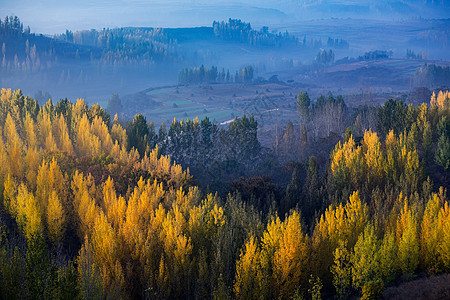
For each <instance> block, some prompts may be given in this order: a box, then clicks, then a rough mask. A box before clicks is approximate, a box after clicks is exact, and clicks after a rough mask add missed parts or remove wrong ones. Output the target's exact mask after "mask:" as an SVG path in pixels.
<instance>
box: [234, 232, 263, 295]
mask: <svg viewBox="0 0 450 300" xmlns="http://www.w3.org/2000/svg"><path fill="white" fill-rule="evenodd" d="M259 255H260V250H259V249H258V245H257V242H256V240H255V238H254V237H251V239H250V240H249V241H248V242H247V243H246V244H245V246H244V249H242V251H241V254H240V256H239V260H238V261H237V262H236V277H235V280H234V294H235V296H236V298H237V299H259V298H260V296H261V293H260V290H259V283H258V280H257V277H258V273H260V272H261V271H260V262H259Z"/></svg>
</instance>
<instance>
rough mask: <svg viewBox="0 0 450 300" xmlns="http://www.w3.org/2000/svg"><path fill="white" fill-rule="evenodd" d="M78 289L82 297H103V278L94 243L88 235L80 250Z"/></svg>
mask: <svg viewBox="0 0 450 300" xmlns="http://www.w3.org/2000/svg"><path fill="white" fill-rule="evenodd" d="M77 266H78V289H79V291H80V296H81V298H82V299H103V287H102V278H101V277H100V273H99V270H98V266H97V265H96V263H95V260H94V254H93V249H92V245H91V244H90V243H89V239H88V237H87V236H86V237H85V239H84V243H83V245H82V246H81V249H80V251H79V252H78V257H77Z"/></svg>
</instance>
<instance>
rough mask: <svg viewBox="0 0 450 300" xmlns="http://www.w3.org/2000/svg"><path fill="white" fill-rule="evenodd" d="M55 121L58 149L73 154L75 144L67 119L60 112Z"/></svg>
mask: <svg viewBox="0 0 450 300" xmlns="http://www.w3.org/2000/svg"><path fill="white" fill-rule="evenodd" d="M54 123H55V124H54V126H53V133H54V135H55V137H56V140H57V143H58V149H59V150H60V151H63V152H66V153H68V154H73V146H72V141H71V140H70V137H69V128H68V127H67V123H66V119H65V118H64V116H63V115H62V114H60V115H59V117H58V118H56V121H55V122H54Z"/></svg>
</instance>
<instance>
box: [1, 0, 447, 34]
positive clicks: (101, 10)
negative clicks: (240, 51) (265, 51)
mask: <svg viewBox="0 0 450 300" xmlns="http://www.w3.org/2000/svg"><path fill="white" fill-rule="evenodd" d="M448 8H450V4H449V3H448V1H422V0H413V1H387V0H381V1H374V0H363V1H333V0H314V1H294V0H284V1H269V0H262V1H239V0H237V1H223V0H218V1H205V0H199V1H198V0H188V1H180V0H168V1H161V0H156V1H144V0H131V1H128V0H114V1H104V0H100V1H94V2H93V1H88V0H81V1H55V0H43V1H30V0H5V1H2V3H1V4H0V12H1V15H6V14H8V15H11V14H14V15H18V16H20V17H21V18H22V19H24V20H27V24H29V25H30V27H32V28H33V30H35V32H39V33H46V34H55V33H61V32H64V31H65V30H66V29H71V30H80V29H91V28H96V29H101V28H106V27H110V28H111V27H124V26H146V27H193V26H205V25H210V24H211V22H212V20H227V19H228V18H237V19H245V20H246V21H248V22H251V23H252V24H255V25H261V26H263V25H272V24H285V23H289V22H294V21H298V20H308V19H321V18H348V17H350V18H362V19H384V20H386V19H390V20H392V19H396V20H397V19H409V18H419V17H422V18H446V17H447V13H446V12H447V11H448ZM36 11H39V13H38V14H36Z"/></svg>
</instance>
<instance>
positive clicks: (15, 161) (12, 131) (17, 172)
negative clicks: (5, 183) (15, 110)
mask: <svg viewBox="0 0 450 300" xmlns="http://www.w3.org/2000/svg"><path fill="white" fill-rule="evenodd" d="M4 135H5V138H6V151H7V152H8V159H9V169H10V170H11V173H12V175H14V176H15V177H17V178H22V177H23V163H22V151H23V148H22V147H23V145H22V140H21V139H20V136H19V134H18V132H17V127H16V124H15V122H14V120H13V119H12V117H11V115H10V114H8V115H7V117H6V122H5V128H4Z"/></svg>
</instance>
